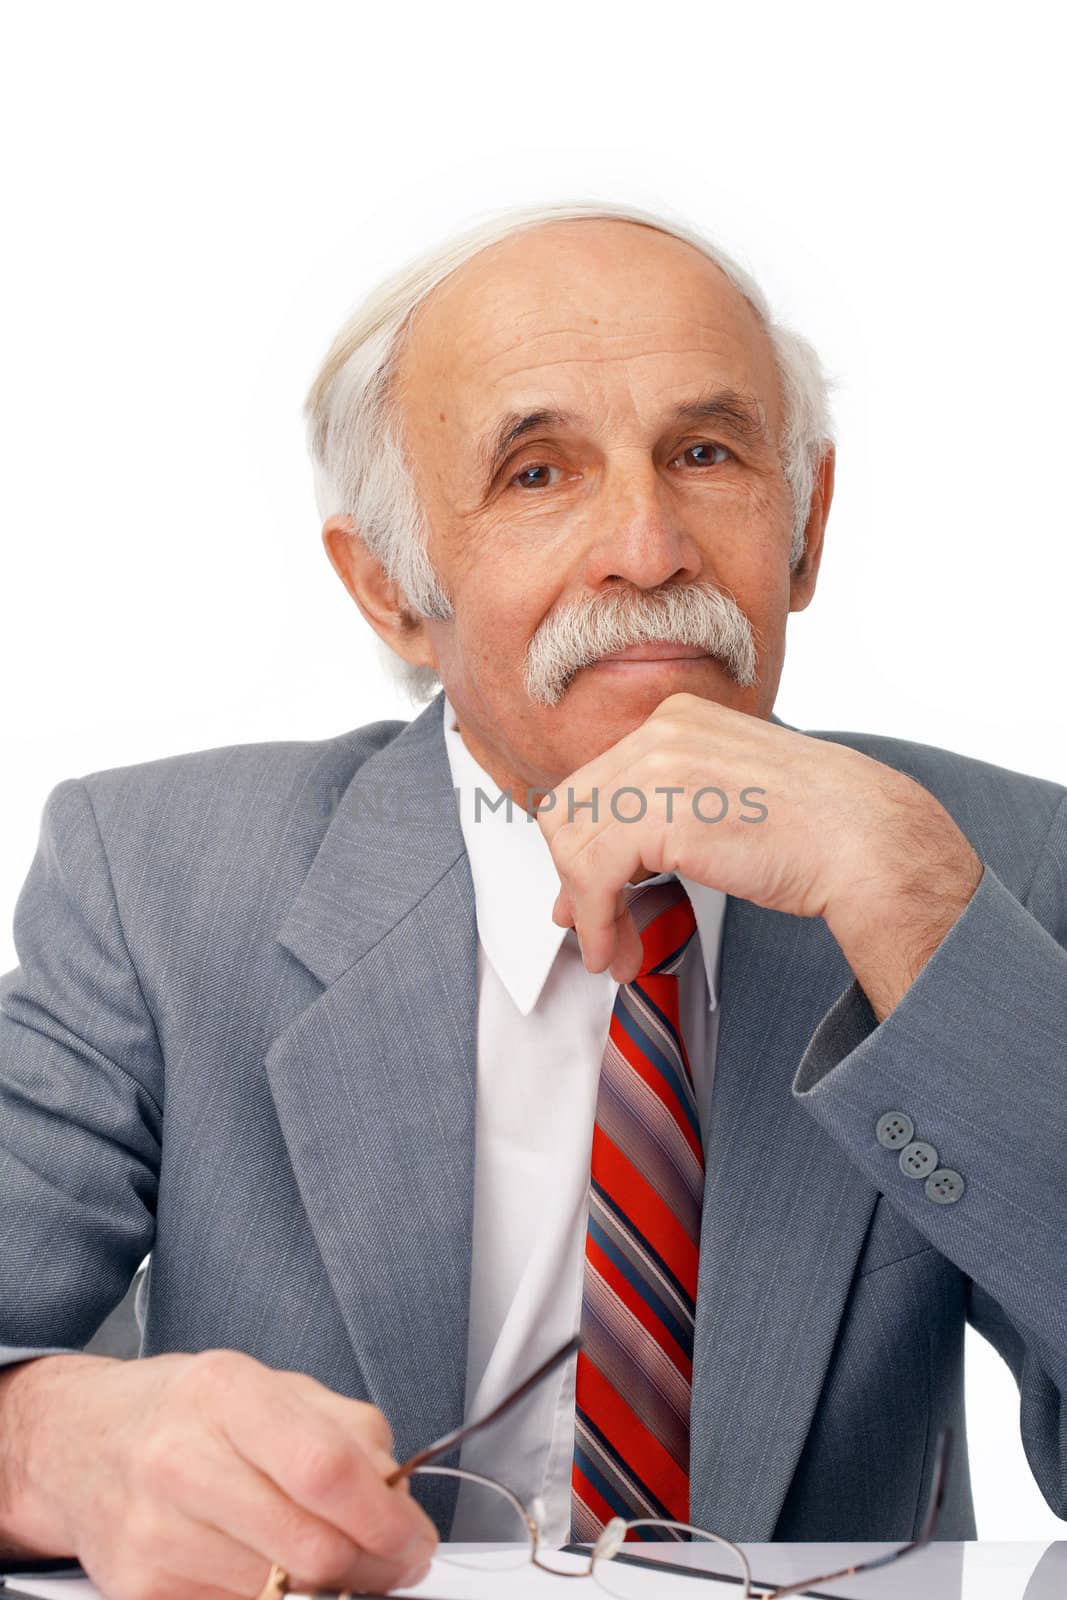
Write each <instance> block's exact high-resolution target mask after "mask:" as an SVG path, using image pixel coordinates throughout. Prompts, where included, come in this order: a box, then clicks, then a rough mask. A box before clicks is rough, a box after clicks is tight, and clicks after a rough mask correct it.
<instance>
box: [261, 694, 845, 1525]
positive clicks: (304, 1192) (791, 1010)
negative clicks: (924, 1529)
mask: <svg viewBox="0 0 1067 1600" xmlns="http://www.w3.org/2000/svg"><path fill="white" fill-rule="evenodd" d="M771 720H772V721H774V722H776V723H779V724H781V719H780V718H778V717H775V716H773V714H772V717H771ZM781 725H783V726H789V724H781ZM450 783H451V775H450V768H449V765H448V758H447V754H446V751H445V745H444V733H443V727H442V696H441V695H440V694H439V695H438V696H437V697H436V698H435V700H433V701H432V702H431V703H430V705H429V706H427V707H426V709H425V710H424V711H423V712H422V713H421V714H420V715H419V716H418V717H416V718H415V719H414V720H413V721H412V722H410V723H409V724H407V726H406V727H405V728H404V729H403V730H402V731H401V732H400V733H399V734H398V735H397V736H396V738H395V739H393V740H392V741H391V742H390V743H388V744H387V745H385V746H384V747H383V748H382V749H380V750H379V751H377V752H376V754H375V755H373V756H371V757H370V758H369V759H368V760H367V761H366V762H364V764H363V765H362V766H361V767H360V768H359V769H358V771H357V772H356V774H355V775H354V777H353V779H352V781H351V783H350V784H349V786H348V788H347V789H346V790H345V793H344V795H343V796H342V797H341V800H340V803H339V805H338V807H337V810H336V811H335V813H334V815H333V817H332V819H331V822H330V825H329V827H328V828H327V830H326V833H325V835H324V836H323V839H322V843H321V845H320V847H319V850H318V852H317V854H316V856H315V859H314V861H313V863H312V865H311V869H310V871H309V872H308V875H307V877H306V878H305V880H304V883H303V885H302V887H301V889H300V892H299V894H298V895H297V897H296V899H295V900H294V901H293V904H292V906H291V907H290V909H289V912H288V914H287V916H286V919H285V921H284V923H283V924H282V927H281V929H280V930H279V933H278V938H279V940H280V941H281V943H282V944H284V945H285V946H286V948H287V949H289V950H290V951H291V952H292V954H293V955H295V956H296V957H297V958H298V959H299V960H300V961H301V962H303V964H304V965H305V966H306V967H307V968H308V969H309V970H310V971H311V972H312V973H313V974H314V975H315V976H316V977H317V978H318V979H319V981H320V982H321V983H323V984H324V985H325V987H324V989H323V992H322V994H321V995H319V996H318V998H317V999H316V1000H315V1001H313V1003H312V1004H311V1005H310V1006H308V1007H307V1009H306V1010H304V1011H303V1012H301V1013H300V1015H299V1016H298V1017H297V1018H296V1019H295V1020H294V1021H293V1022H292V1023H291V1024H290V1025H289V1027H288V1028H287V1029H285V1030H284V1031H283V1032H282V1033H281V1034H279V1035H278V1037H277V1038H276V1039H275V1041H274V1043H273V1044H272V1046H271V1048H270V1050H269V1051H268V1053H267V1057H266V1068H267V1072H268V1076H269V1079H270V1084H271V1089H272V1093H273V1096H274V1100H275V1103H276V1106H277V1110H278V1115H279V1119H280V1122H281V1126H282V1130H283V1133H284V1136H285V1139H286V1142H287V1146H288V1150H289V1155H290V1159H291V1161H292V1165H293V1170H294V1173H295V1175H296V1180H297V1183H298V1186H299V1188H300V1192H301V1196H302V1198H303V1201H304V1205H305V1207H306V1210H307V1213H308V1217H309V1220H310V1223H311V1227H312V1229H313V1231H314V1234H315V1237H316V1240H317V1243H318V1246H319V1249H320V1251H321V1254H322V1257H323V1261H324V1263H325V1266H326V1269H327V1271H328V1273H329V1276H330V1279H331V1282H332V1284H333V1287H334V1290H335V1293H336V1295H337V1300H338V1303H339V1305H340V1308H341V1312H342V1315H343V1317H344V1320H345V1324H346V1327H347V1330H348V1334H349V1337H350V1339H351V1343H352V1346H353V1350H354V1352H355V1356H356V1360H357V1362H358V1364H359V1368H360V1371H361V1372H362V1375H363V1379H364V1382H365V1385H366V1391H367V1393H368V1395H369V1397H370V1398H371V1399H372V1400H373V1401H374V1403H375V1404H377V1405H379V1406H380V1407H381V1408H382V1410H383V1411H385V1413H386V1415H387V1416H388V1417H389V1418H390V1420H391V1421H393V1422H394V1424H395V1427H396V1440H395V1450H396V1452H397V1454H398V1456H399V1457H400V1458H402V1457H403V1456H404V1455H405V1454H408V1453H411V1452H413V1451H414V1450H416V1449H417V1448H418V1447H419V1446H420V1445H422V1444H425V1443H427V1442H428V1441H430V1440H431V1439H435V1438H437V1437H438V1436H439V1435H441V1434H443V1433H445V1432H447V1431H448V1430H449V1429H450V1428H451V1427H453V1426H455V1425H456V1424H457V1423H458V1422H459V1421H460V1420H461V1419H462V1417H463V1413H464V1400H465V1377H466V1353H467V1327H468V1312H469V1295H470V1256H471V1244H472V1219H473V1187H474V1183H473V1171H474V1093H475V1082H476V1044H477V924H476V919H475V905H474V889H473V883H472V880H471V874H470V868H469V865H468V861H467V855H466V850H465V846H464V842H463V835H462V829H461V827H460V823H459V817H458V814H457V811H456V807H455V804H454V802H452V803H448V804H444V803H442V802H441V796H442V795H443V794H444V792H445V791H448V790H449V786H450ZM404 817H406V818H407V820H406V821H404V820H402V819H403V818H404ZM851 977H852V974H851V972H850V970H849V968H848V965H847V963H846V962H845V959H844V957H843V955H842V954H841V952H840V950H839V948H838V946H837V944H836V942H835V941H834V939H833V936H832V935H831V933H830V932H829V930H828V928H827V927H826V925H825V923H823V922H822V920H821V919H819V918H811V919H808V918H798V917H792V916H787V915H784V914H782V913H778V912H771V911H766V910H764V909H762V908H761V907H758V906H755V905H753V904H752V903H751V902H749V901H745V900H740V899H737V898H735V897H733V896H730V897H728V899H727V903H726V913H725V921H724V927H723V943H722V963H721V978H720V994H721V999H722V1008H723V1009H722V1022H721V1026H720V1030H719V1038H718V1046H717V1053H716V1064H715V1077H714V1085H713V1099H712V1108H711V1127H710V1129H709V1132H708V1150H707V1173H708V1176H707V1181H706V1184H705V1195H704V1211H703V1222H702V1234H701V1260H700V1287H699V1294H698V1302H697V1324H696V1338H695V1349H694V1372H693V1411H692V1426H691V1449H692V1463H691V1483H692V1506H691V1516H692V1518H693V1520H694V1521H695V1522H698V1523H700V1524H701V1525H702V1526H704V1527H709V1528H712V1529H716V1530H719V1531H722V1532H724V1533H727V1534H728V1535H730V1536H731V1537H733V1538H742V1539H748V1540H767V1539H770V1538H772V1536H773V1529H774V1524H775V1521H776V1520H777V1517H778V1514H779V1511H780V1509H781V1505H782V1501H783V1499H784V1497H785V1494H786V1492H787V1490H788V1487H789V1483H790V1480H791V1478H792V1475H793V1471H794V1468H795V1466H796V1462H797V1458H798V1456H799V1454H800V1451H801V1449H802V1448H803V1444H804V1440H805V1437H806V1435H807V1431H808V1427H809V1425H810V1421H811V1416H812V1412H813V1410H814V1407H815V1404H816V1401H817V1399H818V1395H819V1391H820V1388H821V1386H822V1382H823V1379H824V1377H825V1373H826V1368H827V1365H828V1362H829V1360H830V1355H831V1351H832V1347H833V1341H834V1337H835V1334H836V1331H837V1327H838V1324H839V1322H840V1318H841V1315H842V1312H843V1310H844V1304H845V1299H846V1297H847V1295H848V1291H849V1288H850V1286H851V1282H852V1275H853V1272H854V1269H855V1265H856V1260H857V1257H858V1255H859V1252H860V1250H861V1248H862V1245H863V1241H864V1238H865V1236H866V1232H867V1228H868V1226H869V1223H870V1219H871V1213H872V1211H873V1207H874V1204H875V1201H876V1199H877V1191H875V1190H874V1189H872V1188H871V1187H870V1186H869V1185H868V1184H867V1183H866V1181H865V1180H864V1179H863V1177H862V1176H861V1175H860V1174H859V1172H858V1171H857V1169H855V1168H854V1167H852V1166H851V1165H850V1163H848V1162H847V1160H845V1159H844V1158H843V1157H842V1155H841V1152H840V1150H838V1149H837V1147H836V1146H835V1145H834V1144H833V1143H832V1141H831V1140H830V1139H829V1136H828V1135H826V1134H825V1133H824V1132H823V1130H822V1129H821V1128H820V1127H819V1125H818V1124H817V1123H816V1122H815V1120H814V1119H813V1118H812V1117H811V1116H810V1114H809V1113H807V1112H806V1111H805V1110H804V1108H803V1107H802V1106H801V1105H800V1104H799V1103H798V1102H797V1101H796V1100H795V1099H794V1097H793V1095H792V1092H791V1089H792V1080H793V1077H794V1074H795V1072H796V1069H797V1066H798V1065H799V1063H800V1059H801V1056H802V1055H803V1053H804V1049H805V1047H806V1045H807V1043H808V1040H809V1039H810V1038H811V1035H812V1033H813V1032H814V1031H815V1028H816V1026H817V1024H818V1022H819V1020H820V1019H821V1017H822V1016H823V1014H824V1012H825V1011H826V1010H827V1009H828V1008H829V1006H830V1005H831V1003H832V1002H833V1001H834V1000H835V999H836V997H837V996H838V995H839V994H840V992H841V991H842V990H843V989H844V988H846V987H847V986H848V984H849V982H850V981H851ZM427 1498H428V1499H430V1498H431V1497H427ZM451 1503H452V1500H451V1496H448V1495H443V1496H441V1497H440V1503H439V1504H437V1505H434V1504H431V1506H430V1509H431V1510H432V1511H433V1513H434V1514H435V1515H436V1516H437V1518H438V1521H439V1523H440V1524H441V1525H446V1522H445V1520H444V1519H446V1518H447V1516H448V1514H449V1511H450V1507H451Z"/></svg>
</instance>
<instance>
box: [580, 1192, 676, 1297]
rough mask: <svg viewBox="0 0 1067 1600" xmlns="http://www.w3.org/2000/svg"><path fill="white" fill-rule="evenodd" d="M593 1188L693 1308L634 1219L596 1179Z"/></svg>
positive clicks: (602, 1202) (607, 1208)
mask: <svg viewBox="0 0 1067 1600" xmlns="http://www.w3.org/2000/svg"><path fill="white" fill-rule="evenodd" d="M591 1186H592V1190H593V1193H594V1194H595V1195H596V1196H597V1198H598V1199H599V1200H600V1202H601V1204H602V1205H603V1206H604V1209H605V1210H606V1211H610V1212H611V1214H612V1216H613V1217H614V1218H615V1220H616V1222H617V1223H618V1224H619V1227H620V1228H621V1229H622V1231H623V1233H626V1234H629V1236H630V1238H631V1239H636V1240H637V1242H638V1244H639V1245H640V1246H641V1249H642V1250H643V1251H644V1252H645V1254H646V1255H647V1256H649V1257H650V1258H651V1259H652V1260H653V1261H654V1262H655V1263H656V1266H657V1267H658V1268H659V1270H660V1272H661V1273H662V1274H663V1276H664V1277H665V1278H667V1279H668V1280H669V1282H670V1283H671V1284H673V1286H674V1289H675V1291H676V1293H677V1295H678V1298H679V1300H681V1302H682V1304H683V1305H686V1306H691V1305H692V1304H693V1302H692V1300H691V1299H690V1298H689V1296H688V1294H687V1293H686V1291H685V1287H684V1285H683V1284H680V1283H679V1282H678V1278H677V1275H676V1274H675V1273H673V1272H672V1271H671V1269H670V1267H669V1266H668V1265H667V1263H666V1262H665V1261H664V1259H663V1257H662V1256H661V1255H660V1253H659V1251H658V1250H657V1249H656V1248H655V1247H654V1246H653V1245H651V1244H649V1242H648V1240H647V1239H646V1238H645V1236H644V1234H643V1233H642V1232H641V1230H640V1228H639V1227H637V1226H636V1224H635V1223H634V1221H633V1218H632V1217H628V1216H627V1215H626V1213H625V1212H624V1211H622V1210H621V1209H620V1207H619V1204H618V1202H617V1201H616V1200H614V1199H613V1198H612V1197H611V1195H610V1194H608V1192H607V1190H606V1189H605V1188H604V1186H603V1184H600V1183H597V1181H596V1179H595V1178H594V1179H593V1180H592V1183H591ZM590 1220H592V1219H590Z"/></svg>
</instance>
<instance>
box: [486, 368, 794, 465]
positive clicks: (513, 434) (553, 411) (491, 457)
mask: <svg viewBox="0 0 1067 1600" xmlns="http://www.w3.org/2000/svg"><path fill="white" fill-rule="evenodd" d="M581 421H582V419H581V418H580V417H579V416H578V415H577V414H576V413H575V412H573V411H561V410H559V408H558V407H556V406H538V407H536V408H535V409H534V410H531V411H508V412H506V413H505V414H504V416H502V417H500V418H498V420H497V421H496V422H495V423H494V424H493V426H492V428H490V429H489V431H488V432H487V433H486V434H484V435H483V436H482V438H481V440H480V441H479V443H478V446H477V451H476V458H477V461H478V464H479V467H480V469H481V474H482V482H483V484H484V485H485V487H486V488H488V486H489V485H490V484H491V483H492V481H493V478H494V477H495V476H496V473H497V472H498V470H499V468H500V466H501V465H502V463H503V462H504V461H506V460H507V458H508V456H509V455H510V453H511V451H512V450H514V448H515V446H516V445H517V444H518V443H519V442H520V441H521V440H522V439H525V438H526V437H527V435H528V434H531V433H538V432H540V431H541V430H542V429H543V428H568V427H576V426H580V424H581ZM667 421H668V423H670V424H673V425H674V426H677V425H678V424H679V423H685V424H689V425H695V424H697V423H701V422H709V423H713V424H714V425H715V426H716V427H717V428H718V429H720V430H721V431H722V432H724V433H730V434H733V436H734V437H735V438H738V439H742V440H744V441H746V442H747V443H749V444H754V443H758V442H760V441H762V440H766V438H767V421H766V416H765V414H764V410H763V407H762V405H761V404H760V402H759V401H758V400H757V399H756V397H755V395H750V394H745V393H743V392H742V391H741V390H739V389H717V388H714V387H713V388H709V389H705V390H703V391H702V392H701V393H700V394H699V395H697V397H696V399H694V400H687V401H685V402H683V404H681V405H679V406H676V407H675V409H674V411H672V412H671V413H670V415H669V417H668V418H667Z"/></svg>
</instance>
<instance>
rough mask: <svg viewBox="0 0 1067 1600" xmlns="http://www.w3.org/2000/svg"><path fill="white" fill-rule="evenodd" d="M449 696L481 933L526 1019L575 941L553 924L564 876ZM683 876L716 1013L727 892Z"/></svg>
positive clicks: (451, 753) (447, 717)
mask: <svg viewBox="0 0 1067 1600" xmlns="http://www.w3.org/2000/svg"><path fill="white" fill-rule="evenodd" d="M442 698H443V701H444V706H443V713H444V723H443V727H444V738H445V750H446V752H447V754H448V761H449V766H450V767H451V770H452V787H453V789H454V790H456V791H457V801H458V805H459V817H460V826H461V827H462V829H463V840H464V843H465V845H466V847H467V856H468V859H469V861H470V869H471V878H472V879H473V882H474V903H475V915H476V918H477V922H478V937H479V939H480V940H481V943H482V948H483V949H484V951H485V954H486V957H487V959H488V960H489V961H490V963H491V964H492V967H493V970H494V971H495V972H496V974H497V977H498V978H499V979H500V981H501V983H502V984H503V985H504V987H505V989H507V991H508V994H509V995H510V996H511V998H512V1000H513V1001H514V1003H515V1006H516V1008H517V1009H518V1010H519V1011H520V1012H521V1013H522V1015H523V1016H524V1017H525V1016H528V1015H529V1014H530V1012H531V1011H532V1010H533V1008H534V1006H535V1005H536V1004H537V1001H538V998H539V996H540V994H541V990H542V989H543V988H544V984H545V980H546V978H547V977H548V974H549V972H550V970H551V968H552V964H553V962H554V961H555V959H556V956H557V954H558V953H559V947H560V945H561V944H562V943H563V940H564V939H565V938H570V939H572V940H574V939H575V934H574V932H573V929H569V928H560V927H558V926H557V925H556V923H554V922H553V921H552V907H553V905H554V904H555V900H556V896H557V894H558V893H559V874H558V872H557V871H556V867H555V863H554V862H553V860H552V852H551V850H550V849H549V847H548V841H547V840H546V839H545V837H544V835H543V834H542V832H541V829H540V828H539V827H538V825H537V820H536V818H535V817H533V816H532V815H531V814H530V813H529V812H528V811H526V810H524V809H523V807H522V806H521V805H519V804H518V803H517V802H516V803H512V804H509V803H508V802H507V801H506V799H505V798H504V796H503V795H502V793H501V790H500V788H499V786H498V785H497V784H496V783H495V782H494V781H493V779H492V778H491V777H490V776H489V774H488V773H487V772H486V770H485V768H484V767H483V766H481V764H480V763H479V762H478V761H476V760H475V758H474V756H473V755H472V754H471V752H470V750H468V748H467V746H466V744H465V743H464V740H463V735H462V734H461V733H460V731H459V727H458V725H457V722H456V713H455V708H454V707H453V705H452V703H451V701H450V700H449V698H448V696H447V695H443V697H442ZM673 876H674V874H673V873H659V874H657V876H656V877H655V878H647V879H643V880H642V881H643V882H646V883H659V882H663V881H665V880H666V879H667V878H670V877H673ZM678 878H679V882H680V883H681V884H682V885H683V886H684V888H685V890H686V893H687V894H688V896H689V899H690V902H691V904H692V907H693V913H694V915H695V917H696V924H697V932H698V934H699V936H700V949H701V954H702V956H703V959H704V971H705V974H706V977H707V992H708V1009H709V1011H714V1009H715V1007H716V1005H717V1003H718V977H719V973H718V969H719V949H720V946H721V943H722V925H723V915H724V912H725V909H726V896H725V895H724V894H723V892H722V890H721V889H712V888H709V887H708V885H707V884H703V883H694V882H693V881H692V880H691V879H689V878H683V877H682V876H681V874H680V873H679V874H678Z"/></svg>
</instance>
